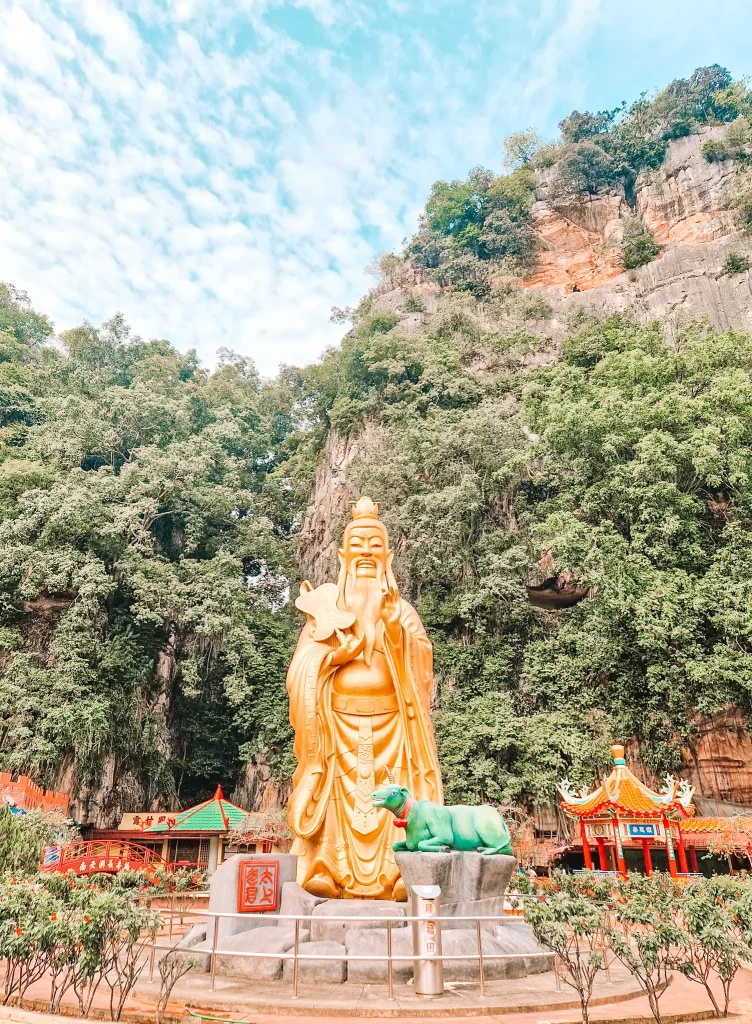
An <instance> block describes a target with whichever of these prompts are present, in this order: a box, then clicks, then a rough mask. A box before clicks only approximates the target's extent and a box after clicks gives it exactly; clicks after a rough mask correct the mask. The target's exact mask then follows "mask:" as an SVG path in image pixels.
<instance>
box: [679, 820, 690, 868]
mask: <svg viewBox="0 0 752 1024" xmlns="http://www.w3.org/2000/svg"><path fill="white" fill-rule="evenodd" d="M676 827H677V829H678V832H679V869H680V870H681V871H682V872H683V873H684V874H685V875H686V874H688V873H689V867H688V866H687V851H686V850H685V849H684V837H683V836H682V830H681V822H679V824H678V825H677V826H676Z"/></svg>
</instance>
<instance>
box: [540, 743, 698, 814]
mask: <svg viewBox="0 0 752 1024" xmlns="http://www.w3.org/2000/svg"><path fill="white" fill-rule="evenodd" d="M611 755H612V757H613V759H614V769H613V771H612V772H611V774H610V775H609V776H608V778H606V779H602V780H601V784H600V785H599V786H598V788H597V789H595V790H594V791H593V792H592V793H588V792H586V791H585V790H580V791H579V793H577V792H575V791H574V790H573V789H572V787H571V785H570V783H569V781H568V780H567V779H563V780H562V781H561V782H560V783H559V786H558V789H559V792H560V794H561V801H560V802H561V806H562V808H563V810H564V811H566V813H567V814H570V815H571V816H572V817H575V818H598V817H604V816H608V815H610V814H612V813H616V814H623V815H625V816H628V817H633V818H656V817H660V816H662V815H664V814H665V815H666V817H668V818H689V817H691V816H692V815H693V814H694V813H695V808H694V804H693V803H692V794H693V793H694V788H693V787H692V786H690V785H689V784H688V783H687V782H686V781H684V780H681V781H677V780H676V779H675V778H674V777H673V776H672V775H668V776H666V788H665V789H664V790H662V791H661V792H660V793H656V792H655V790H652V789H650V788H649V787H648V786H646V785H645V784H644V783H642V782H640V780H639V779H638V778H637V777H636V776H635V775H634V774H633V773H632V772H631V771H630V770H629V768H628V767H627V762H626V761H625V760H624V747H623V746H621V744H619V743H615V744H614V746H613V747H611Z"/></svg>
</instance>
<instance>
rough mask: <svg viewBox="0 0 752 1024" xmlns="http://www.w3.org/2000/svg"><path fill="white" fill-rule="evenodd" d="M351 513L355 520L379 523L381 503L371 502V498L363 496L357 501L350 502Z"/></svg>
mask: <svg viewBox="0 0 752 1024" xmlns="http://www.w3.org/2000/svg"><path fill="white" fill-rule="evenodd" d="M350 511H351V513H352V517H353V519H354V520H355V519H371V520H375V521H376V522H378V521H379V503H378V502H377V501H371V499H370V498H368V497H366V495H363V497H362V498H358V500H357V501H351V502H350Z"/></svg>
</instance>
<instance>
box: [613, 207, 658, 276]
mask: <svg viewBox="0 0 752 1024" xmlns="http://www.w3.org/2000/svg"><path fill="white" fill-rule="evenodd" d="M662 248H663V246H661V245H658V243H657V242H656V240H655V237H654V236H653V232H652V231H651V230H650V228H649V227H648V226H647V225H646V224H645V222H644V221H643V220H642V218H641V217H627V218H625V220H624V238H623V242H622V254H621V265H622V266H623V267H624V269H625V270H634V269H636V268H637V267H642V266H644V264H646V263H650V262H651V260H654V259H655V258H656V256H658V255H659V253H660V252H661V250H662Z"/></svg>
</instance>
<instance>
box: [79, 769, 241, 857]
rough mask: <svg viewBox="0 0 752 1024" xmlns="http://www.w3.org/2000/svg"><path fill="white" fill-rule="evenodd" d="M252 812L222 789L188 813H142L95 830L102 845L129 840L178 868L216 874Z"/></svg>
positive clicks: (190, 808)
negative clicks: (229, 843)
mask: <svg viewBox="0 0 752 1024" xmlns="http://www.w3.org/2000/svg"><path fill="white" fill-rule="evenodd" d="M247 815H248V811H245V810H243V808H242V807H238V806H237V804H233V803H230V801H229V800H225V797H224V794H223V793H222V787H221V786H217V789H216V791H215V793H214V796H212V797H211V798H210V799H209V800H203V801H202V802H201V803H200V804H196V805H195V806H194V807H189V808H188V809H187V810H185V811H140V812H130V813H127V814H124V815H123V819H122V821H121V822H120V825H119V827H118V828H117V829H94V831H93V832H92V835H91V838H92V839H93V840H95V841H98V842H103V841H113V840H120V841H128V842H132V843H136V844H137V845H138V846H139V847H143V848H146V849H149V850H153V851H154V852H155V853H157V854H158V855H159V856H160V857H161V859H162V860H163V861H164V862H165V863H166V864H170V865H172V866H174V867H191V868H199V869H200V870H202V871H209V872H212V871H214V870H215V869H216V868H217V866H218V865H219V864H221V863H222V859H223V853H224V847H225V842H226V840H227V836H228V833H229V832H230V830H231V829H233V828H234V827H235V826H236V825H237V824H238V823H239V822H241V821H243V820H244V819H245V818H246V817H247Z"/></svg>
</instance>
